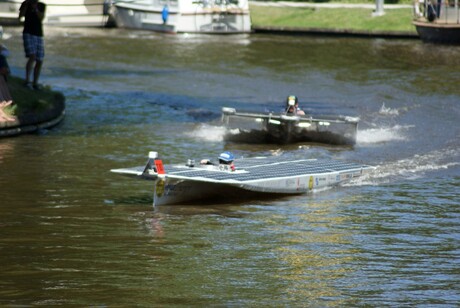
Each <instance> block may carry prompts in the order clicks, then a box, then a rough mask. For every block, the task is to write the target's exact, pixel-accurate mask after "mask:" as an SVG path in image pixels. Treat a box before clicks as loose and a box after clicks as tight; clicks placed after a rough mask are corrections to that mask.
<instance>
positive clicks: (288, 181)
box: [153, 170, 362, 206]
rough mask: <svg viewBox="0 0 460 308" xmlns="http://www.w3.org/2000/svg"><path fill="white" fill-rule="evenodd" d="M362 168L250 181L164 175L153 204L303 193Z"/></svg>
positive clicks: (357, 173)
mask: <svg viewBox="0 0 460 308" xmlns="http://www.w3.org/2000/svg"><path fill="white" fill-rule="evenodd" d="M361 174H362V170H355V171H346V172H331V173H329V174H325V173H322V174H312V175H305V176H298V177H289V178H284V179H271V180H265V179H261V180H259V181H254V182H252V183H245V184H243V183H234V184H231V183H226V184H222V183H220V184H216V183H209V182H198V181H188V180H178V179H171V178H168V177H166V178H165V179H159V180H157V181H155V184H154V195H153V204H154V206H159V205H168V204H178V203H183V202H190V201H195V200H205V199H213V198H222V199H230V198H231V197H234V196H239V197H242V196H244V195H255V193H264V194H291V195H292V194H304V193H307V192H309V191H312V190H314V189H316V190H321V189H323V188H327V187H334V186H337V185H339V184H340V183H342V182H346V181H349V180H351V179H352V178H354V177H357V176H360V175H361Z"/></svg>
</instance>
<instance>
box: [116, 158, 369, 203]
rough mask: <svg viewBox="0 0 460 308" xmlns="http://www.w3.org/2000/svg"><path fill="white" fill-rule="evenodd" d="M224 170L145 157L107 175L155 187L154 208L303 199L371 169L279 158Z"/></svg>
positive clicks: (245, 161) (243, 162)
mask: <svg viewBox="0 0 460 308" xmlns="http://www.w3.org/2000/svg"><path fill="white" fill-rule="evenodd" d="M234 166H235V167H236V168H235V170H232V169H231V168H229V166H228V165H219V166H215V165H196V166H195V164H194V161H193V160H190V159H189V160H188V161H187V163H185V164H176V165H167V164H166V165H163V163H162V161H161V160H160V159H159V158H158V154H157V152H150V153H149V159H148V161H147V164H146V165H145V166H139V167H133V168H122V169H112V170H111V172H114V173H118V174H122V175H126V176H130V177H134V178H138V179H146V180H152V181H153V182H154V185H153V187H154V194H153V205H154V206H158V205H166V204H182V203H187V202H190V201H197V200H204V199H211V198H220V199H222V198H226V199H230V198H231V197H235V196H238V197H246V196H248V197H249V196H251V195H252V196H254V195H255V194H256V195H258V196H260V194H267V195H270V194H271V195H276V194H278V195H280V194H285V195H287V194H304V193H307V192H309V191H311V190H314V189H322V188H325V187H329V186H337V185H340V184H341V183H344V182H347V181H350V180H351V179H353V178H355V177H359V176H361V175H363V174H364V173H367V172H369V171H370V170H373V169H374V167H371V166H367V165H361V164H357V163H352V162H343V161H336V160H327V159H288V158H285V157H283V156H271V157H256V158H241V159H235V160H234Z"/></svg>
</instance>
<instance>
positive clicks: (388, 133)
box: [356, 125, 414, 145]
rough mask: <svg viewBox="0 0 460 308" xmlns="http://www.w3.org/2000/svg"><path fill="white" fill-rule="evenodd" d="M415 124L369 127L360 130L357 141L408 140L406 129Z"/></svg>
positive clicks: (362, 142) (369, 142)
mask: <svg viewBox="0 0 460 308" xmlns="http://www.w3.org/2000/svg"><path fill="white" fill-rule="evenodd" d="M413 127H414V125H394V126H391V127H379V128H369V129H364V130H358V134H357V137H356V143H357V144H358V145H366V144H375V143H385V142H388V141H402V140H406V139H407V136H406V134H405V133H406V131H407V130H409V129H411V128H413Z"/></svg>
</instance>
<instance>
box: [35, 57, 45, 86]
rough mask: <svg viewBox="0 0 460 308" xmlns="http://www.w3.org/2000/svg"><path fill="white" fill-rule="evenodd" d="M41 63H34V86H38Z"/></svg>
mask: <svg viewBox="0 0 460 308" xmlns="http://www.w3.org/2000/svg"><path fill="white" fill-rule="evenodd" d="M42 63H43V61H39V60H37V61H35V68H34V85H35V86H36V85H38V78H39V77H40V71H41V69H42Z"/></svg>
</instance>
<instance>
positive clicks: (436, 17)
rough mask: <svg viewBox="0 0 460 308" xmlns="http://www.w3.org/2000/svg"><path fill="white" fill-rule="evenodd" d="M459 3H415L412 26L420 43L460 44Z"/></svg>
mask: <svg viewBox="0 0 460 308" xmlns="http://www.w3.org/2000/svg"><path fill="white" fill-rule="evenodd" d="M458 2H459V1H458V0H454V1H445V2H444V1H436V0H421V1H415V5H414V20H413V22H412V23H413V24H414V26H415V28H416V30H417V33H418V35H419V36H420V38H421V39H422V41H424V42H427V43H441V44H455V45H459V44H460V7H459V3H458Z"/></svg>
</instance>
